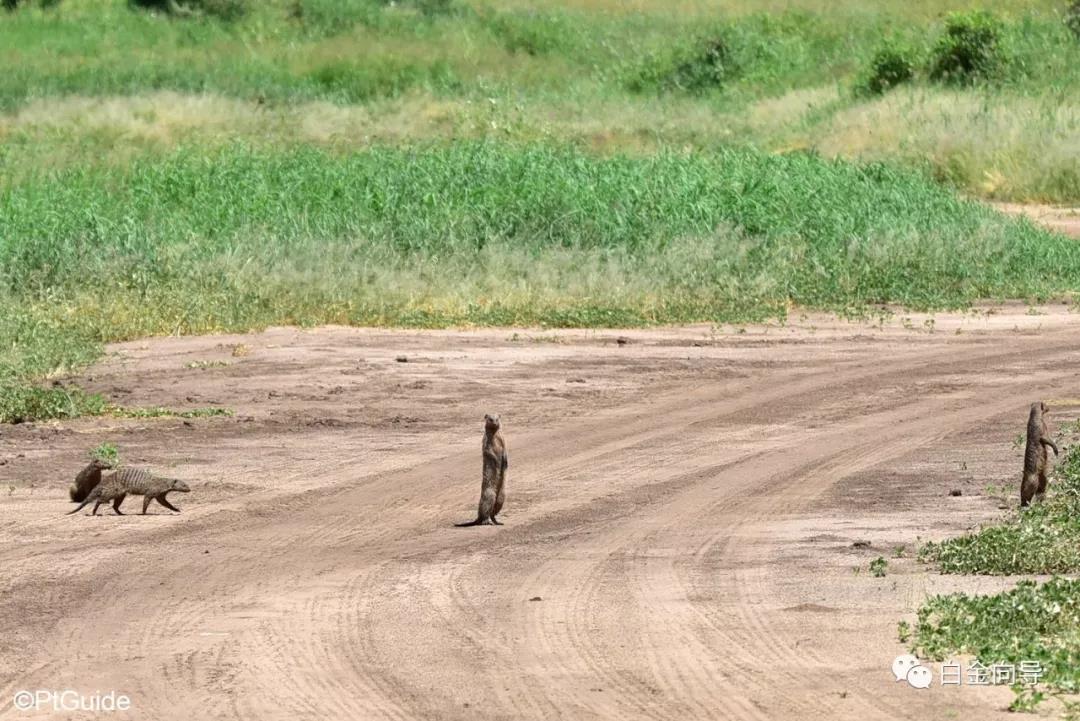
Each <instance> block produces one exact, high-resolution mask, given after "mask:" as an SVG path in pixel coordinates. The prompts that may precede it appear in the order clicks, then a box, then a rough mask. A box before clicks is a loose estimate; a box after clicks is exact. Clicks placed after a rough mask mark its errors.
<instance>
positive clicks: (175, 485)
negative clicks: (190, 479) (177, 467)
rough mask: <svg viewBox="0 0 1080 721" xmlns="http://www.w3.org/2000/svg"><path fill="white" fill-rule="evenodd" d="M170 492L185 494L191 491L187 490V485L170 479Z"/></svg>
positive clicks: (177, 479)
mask: <svg viewBox="0 0 1080 721" xmlns="http://www.w3.org/2000/svg"><path fill="white" fill-rule="evenodd" d="M169 490H170V491H180V492H181V493H187V492H189V491H190V490H191V489H190V488H188V484H186V483H184V482H183V481H181V480H180V479H179V478H174V479H172V483H171V484H169Z"/></svg>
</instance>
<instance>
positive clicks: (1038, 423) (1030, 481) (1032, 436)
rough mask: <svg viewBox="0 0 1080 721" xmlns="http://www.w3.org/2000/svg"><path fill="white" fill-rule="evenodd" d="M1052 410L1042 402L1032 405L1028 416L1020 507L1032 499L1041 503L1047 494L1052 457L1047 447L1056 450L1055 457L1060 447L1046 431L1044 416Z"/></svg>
mask: <svg viewBox="0 0 1080 721" xmlns="http://www.w3.org/2000/svg"><path fill="white" fill-rule="evenodd" d="M1049 412H1050V409H1049V408H1047V406H1046V404H1045V403H1043V402H1042V401H1039V402H1038V403H1032V404H1031V413H1030V414H1029V415H1028V426H1027V446H1026V447H1025V448H1024V475H1023V478H1022V479H1021V480H1020V505H1021V506H1026V505H1028V504H1029V503H1031V499H1032V498H1033V497H1034V498H1035V500H1037V501H1041V500H1042V499H1043V496H1044V495H1045V494H1046V471H1047V466H1048V465H1049V463H1050V456H1049V454H1048V453H1047V452H1046V447H1047V446H1050V447H1051V448H1053V449H1054V455H1055V456H1056V455H1057V454H1058V447H1057V445H1056V444H1055V443H1054V441H1053V440H1051V438H1050V435H1049V433H1048V432H1047V429H1046V418H1045V417H1044V414H1046V413H1049Z"/></svg>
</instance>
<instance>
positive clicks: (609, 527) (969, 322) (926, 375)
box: [0, 306, 1080, 721]
mask: <svg viewBox="0 0 1080 721" xmlns="http://www.w3.org/2000/svg"><path fill="white" fill-rule="evenodd" d="M619 336H622V337H624V338H625V339H628V341H629V342H626V343H621V344H620V343H618V342H617V338H618V337H619ZM235 343H243V344H245V345H246V346H248V347H249V348H250V353H248V354H247V355H242V356H240V357H234V356H233V355H232V353H231V352H230V351H231V346H232V344H235ZM1078 348H1080V318H1078V317H1075V316H1072V315H1070V314H1069V313H1068V312H1066V310H1065V309H1064V307H1061V306H1058V307H1052V308H1046V309H1043V310H1042V311H1041V312H1040V314H1032V313H1029V312H1027V310H1026V309H1025V308H1023V307H1015V308H1003V309H998V310H997V312H994V313H991V314H983V313H973V314H967V315H955V316H942V315H938V316H937V317H936V318H935V319H934V322H933V323H929V322H927V319H926V318H924V317H911V318H910V319H901V318H896V319H894V320H893V321H890V322H887V323H885V324H884V326H882V325H880V324H853V323H846V322H837V321H832V320H828V319H825V318H821V317H810V318H806V317H804V318H801V319H796V318H793V319H792V321H791V322H790V323H789V324H787V325H784V326H781V325H778V324H776V325H771V326H751V327H747V328H744V329H737V328H718V329H711V328H708V327H691V328H678V329H662V330H649V331H638V332H633V331H629V332H622V331H620V332H593V331H535V330H534V331H517V332H513V331H508V330H485V331H476V332H386V331H372V330H357V329H346V328H324V329H317V330H310V331H305V330H297V329H292V328H286V329H273V330H270V331H268V332H265V333H259V334H251V335H247V336H228V337H223V336H217V337H199V338H168V339H158V340H151V341H142V342H135V343H128V344H123V345H118V346H115V347H114V348H113V349H112V350H113V351H114V353H113V354H111V356H110V358H109V359H108V360H107V361H106V362H104V363H102V364H101V365H99V366H98V367H96V368H94V369H92V370H91V371H90V372H89V373H88V374H86V375H85V376H84V377H83V378H81V379H80V382H81V383H83V384H84V385H86V386H87V387H89V388H91V389H93V390H99V391H103V392H106V393H108V394H109V395H110V396H111V397H112V398H113V399H116V400H118V401H120V402H122V403H125V404H128V405H151V404H152V405H166V406H173V407H177V408H191V407H197V406H206V405H211V404H220V405H224V406H228V407H230V408H233V409H235V410H236V413H237V415H236V416H235V417H234V418H215V419H197V420H192V421H189V422H184V421H181V420H176V419H160V420H143V421H137V420H112V419H83V420H79V421H76V422H66V423H49V424H39V425H21V426H8V427H3V428H0V458H2V459H3V460H2V462H3V465H0V517H2V518H3V524H2V525H0V568H2V569H3V573H2V574H0V717H3V718H4V719H8V718H11V719H30V718H35V719H37V718H60V717H62V718H70V719H77V718H92V717H95V718H101V717H108V715H107V714H103V715H101V716H95V715H94V714H91V713H70V714H61V715H56V714H53V713H51V712H45V711H42V712H39V713H34V712H20V711H17V710H15V709H14V707H13V704H12V699H13V696H14V694H15V692H16V691H17V690H19V689H57V690H60V689H73V690H77V691H79V692H81V693H83V694H93V693H96V692H99V691H108V690H115V691H117V692H118V693H124V694H126V695H128V696H129V697H130V698H131V699H132V703H133V709H132V710H130V711H127V712H125V713H123V714H115V716H116V717H121V718H128V719H185V720H186V719H197V718H215V719H219V718H221V719H233V718H238V719H239V718H243V719H255V720H259V721H268V720H273V719H282V720H283V721H284V720H290V721H291V720H293V719H319V720H324V719H384V718H386V719H553V718H565V719H599V718H605V719H609V718H617V719H668V718H671V719H686V718H714V719H794V718H798V719H859V720H860V721H865V720H867V719H893V718H897V719H900V718H903V719H946V718H951V719H978V720H980V721H982V720H984V719H994V718H1006V717H1007V715H1006V713H1005V712H1004V707H1005V706H1006V704H1007V703H1008V701H1009V700H1010V699H1011V697H1012V695H1011V693H1010V692H1009V691H1008V690H1007V689H1003V688H977V687H970V686H968V687H960V688H942V687H939V686H938V685H935V686H934V687H933V688H931V689H929V690H922V691H919V690H915V689H913V688H911V687H909V686H908V685H907V684H905V683H903V682H901V683H896V682H894V681H893V679H892V676H891V675H890V671H889V666H890V664H891V662H892V659H893V658H894V657H895V656H896V655H897V654H899V653H902V652H903V651H904V647H903V646H902V645H901V644H900V643H899V642H898V640H897V632H896V627H897V626H896V624H897V621H898V620H900V619H902V618H906V619H909V620H913V611H914V609H915V608H916V607H917V606H918V605H919V603H920V602H921V600H922V599H923V598H924V597H925V595H926V594H927V593H933V592H945V591H950V590H953V589H967V590H973V589H974V590H985V591H991V590H994V589H998V588H1001V587H1004V586H1005V585H1007V584H1011V582H1012V581H1011V580H1010V579H971V578H959V577H949V576H941V575H939V574H937V573H934V572H933V571H931V570H930V569H928V568H927V567H925V566H922V565H920V564H919V563H918V562H916V561H915V560H913V555H914V552H915V549H916V546H917V544H918V543H919V542H920V541H925V540H927V539H935V538H941V537H946V536H951V535H955V534H959V533H961V532H963V531H964V530H965V529H967V528H969V527H971V526H973V525H975V524H977V523H980V522H984V521H988V520H991V519H993V518H995V517H998V516H999V515H1000V514H1001V513H1002V511H1001V510H1000V506H1001V505H1002V500H1001V497H1000V496H999V495H997V492H996V491H995V492H992V491H990V490H988V486H1004V487H1005V490H1004V491H1003V493H1005V494H1007V496H1008V502H1009V503H1010V504H1015V496H1016V489H1017V486H1018V480H1019V479H1018V476H1019V468H1020V464H1021V459H1020V450H1019V449H1018V448H1016V447H1014V444H1013V442H1014V439H1015V438H1016V436H1017V434H1018V433H1021V432H1022V431H1023V429H1024V423H1025V420H1026V409H1027V405H1028V403H1030V402H1031V401H1032V400H1033V399H1037V398H1047V399H1050V400H1051V401H1052V402H1053V403H1054V404H1055V412H1054V415H1053V419H1054V422H1055V425H1056V424H1057V423H1060V422H1061V421H1063V420H1066V419H1071V418H1074V417H1075V416H1076V413H1077V411H1078V410H1080V405H1076V404H1080V401H1075V400H1071V399H1074V398H1078V397H1080V389H1078V384H1080V363H1078V362H1077V361H1078V360H1080V358H1078V350H1077V349H1078ZM399 356H401V357H403V358H404V359H406V362H399V361H398V360H396V359H397V357H399ZM197 361H223V362H225V363H227V365H225V366H223V367H210V368H207V369H205V370H200V369H198V368H190V367H188V365H189V364H191V363H193V362H197ZM487 411H498V412H500V413H501V414H502V417H503V420H504V425H505V432H506V436H507V440H508V444H509V446H510V470H509V481H508V491H509V494H508V501H507V507H506V510H505V511H504V513H503V519H502V520H503V521H504V522H505V525H503V526H501V527H490V526H489V527H480V528H455V527H454V523H455V522H460V521H466V520H470V519H471V518H473V517H474V515H475V507H476V500H477V496H478V492H479V481H480V479H479V475H480V474H479V470H480V454H479V444H480V434H481V428H482V417H483V414H484V413H485V412H487ZM102 441H112V442H115V443H117V444H118V445H119V446H120V449H121V452H122V453H123V455H124V456H125V458H126V460H127V461H128V462H130V463H139V464H147V465H150V466H152V467H153V468H155V469H157V470H159V471H161V472H164V473H167V474H170V475H175V476H177V477H180V478H184V479H186V480H188V481H189V482H190V484H191V486H192V487H193V492H192V493H190V494H188V495H179V496H176V497H173V498H172V500H173V501H174V502H175V503H177V504H178V505H179V506H180V507H181V508H182V513H181V514H179V515H176V514H171V513H168V512H167V511H165V509H163V508H160V507H156V506H155V507H154V509H153V512H152V514H151V515H147V516H140V515H137V511H138V509H139V501H138V499H134V500H129V501H128V503H127V505H126V510H127V511H128V512H129V513H130V514H131V515H125V516H114V515H112V512H111V510H108V509H106V511H105V512H104V514H103V515H99V516H98V517H91V516H89V515H87V513H88V510H89V509H87V511H84V512H83V513H82V514H79V515H75V516H65V515H64V514H65V512H66V511H68V510H70V509H71V507H72V506H71V504H70V503H69V502H68V501H67V499H66V487H67V484H68V483H69V482H70V479H71V477H72V476H73V475H74V474H75V472H76V471H77V470H78V469H79V468H80V467H81V466H82V464H83V463H84V459H85V454H86V451H87V449H88V448H90V447H92V446H95V445H96V444H98V443H100V442H102ZM952 489H959V490H961V491H962V492H963V495H962V496H960V497H952V496H950V495H949V491H950V490H952ZM855 541H869V542H870V543H871V544H872V545H871V547H870V548H861V547H860V548H856V547H853V543H854V542H855ZM897 548H902V549H903V552H904V553H903V557H902V558H893V556H894V553H895V549H897ZM879 555H883V556H885V557H886V558H889V559H890V560H889V572H888V575H887V576H885V577H884V578H874V577H872V576H871V575H870V574H869V573H868V572H867V565H868V563H869V562H870V561H871V560H872V559H874V558H875V557H877V556H879ZM1011 718H1015V717H1011Z"/></svg>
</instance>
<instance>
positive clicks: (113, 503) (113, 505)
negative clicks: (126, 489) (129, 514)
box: [112, 495, 127, 516]
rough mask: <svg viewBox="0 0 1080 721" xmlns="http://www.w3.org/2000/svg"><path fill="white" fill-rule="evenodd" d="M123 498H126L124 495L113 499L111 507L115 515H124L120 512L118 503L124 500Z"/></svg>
mask: <svg viewBox="0 0 1080 721" xmlns="http://www.w3.org/2000/svg"><path fill="white" fill-rule="evenodd" d="M125 498H127V496H126V495H123V496H117V497H116V498H114V499H113V502H112V507H113V510H114V511H116V515H118V516H122V515H124V514H123V513H121V512H120V504H121V503H123V502H124V499H125Z"/></svg>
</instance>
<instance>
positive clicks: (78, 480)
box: [68, 458, 113, 503]
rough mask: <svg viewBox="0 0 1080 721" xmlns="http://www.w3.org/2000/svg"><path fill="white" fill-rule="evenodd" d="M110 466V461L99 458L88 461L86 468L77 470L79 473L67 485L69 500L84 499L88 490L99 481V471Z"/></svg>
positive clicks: (105, 469) (77, 500) (88, 493)
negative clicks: (73, 480) (72, 481)
mask: <svg viewBox="0 0 1080 721" xmlns="http://www.w3.org/2000/svg"><path fill="white" fill-rule="evenodd" d="M112 467H113V465H112V463H109V462H108V461H104V460H102V459H100V458H95V459H93V460H92V461H90V463H89V464H88V465H87V466H86V468H84V469H82V470H81V471H79V475H77V476H75V482H74V483H72V484H71V485H70V486H69V487H68V495H69V496H71V500H73V501H75V502H76V503H79V502H81V501H84V500H86V497H87V496H88V495H90V491H92V490H94V487H95V486H97V484H99V483H101V472H102V471H107V470H109V469H111V468H112Z"/></svg>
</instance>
